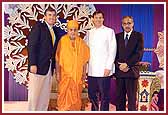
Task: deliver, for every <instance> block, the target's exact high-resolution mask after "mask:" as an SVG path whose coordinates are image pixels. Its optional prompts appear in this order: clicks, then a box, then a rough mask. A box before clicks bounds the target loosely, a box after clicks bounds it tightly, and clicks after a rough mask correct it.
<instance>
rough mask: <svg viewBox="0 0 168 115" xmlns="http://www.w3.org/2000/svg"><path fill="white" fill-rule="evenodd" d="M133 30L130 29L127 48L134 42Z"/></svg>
mask: <svg viewBox="0 0 168 115" xmlns="http://www.w3.org/2000/svg"><path fill="white" fill-rule="evenodd" d="M134 42H135V32H134V31H132V33H131V35H130V38H129V40H128V44H127V48H129V47H130V46H131V45H132V44H135V43H134Z"/></svg>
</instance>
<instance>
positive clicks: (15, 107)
mask: <svg viewBox="0 0 168 115" xmlns="http://www.w3.org/2000/svg"><path fill="white" fill-rule="evenodd" d="M27 105H28V102H27V101H5V102H4V112H11V111H21V112H22V111H27V108H28V106H27ZM90 106H91V104H90V103H88V104H87V106H86V107H85V111H90ZM115 110H116V108H115V106H114V105H112V104H110V111H115ZM52 111H53V110H52Z"/></svg>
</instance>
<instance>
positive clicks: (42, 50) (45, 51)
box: [27, 22, 60, 75]
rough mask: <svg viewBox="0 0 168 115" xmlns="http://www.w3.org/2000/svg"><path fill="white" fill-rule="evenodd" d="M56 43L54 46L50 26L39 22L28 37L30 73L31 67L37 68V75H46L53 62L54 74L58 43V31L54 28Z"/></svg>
mask: <svg viewBox="0 0 168 115" xmlns="http://www.w3.org/2000/svg"><path fill="white" fill-rule="evenodd" d="M53 30H54V32H55V36H56V41H55V44H54V46H53V45H52V38H51V34H50V31H49V29H48V26H47V24H46V23H45V22H37V23H36V24H35V26H34V27H33V28H32V31H31V32H30V34H29V36H28V46H27V49H28V71H30V66H31V65H36V66H37V74H40V75H46V74H47V72H48V70H49V66H50V60H52V72H53V69H54V67H55V53H56V48H57V44H58V41H59V39H60V37H58V34H57V33H58V31H57V29H56V27H53Z"/></svg>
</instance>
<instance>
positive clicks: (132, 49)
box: [115, 31, 144, 78]
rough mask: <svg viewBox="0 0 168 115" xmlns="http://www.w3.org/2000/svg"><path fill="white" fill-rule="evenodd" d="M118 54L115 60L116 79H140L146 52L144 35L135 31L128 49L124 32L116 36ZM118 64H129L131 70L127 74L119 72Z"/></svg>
mask: <svg viewBox="0 0 168 115" xmlns="http://www.w3.org/2000/svg"><path fill="white" fill-rule="evenodd" d="M116 41H117V54H116V59H115V65H116V72H115V74H116V77H117V78H138V77H139V65H138V63H139V62H140V61H141V59H142V56H143V50H144V39H143V35H142V34H141V33H139V32H136V31H133V32H132V33H131V35H130V38H129V41H128V44H127V47H125V44H124V43H125V41H124V32H121V33H118V34H116ZM118 62H122V63H127V65H128V66H129V68H130V70H129V71H128V72H126V73H124V72H122V71H121V70H119V64H118Z"/></svg>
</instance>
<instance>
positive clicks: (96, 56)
mask: <svg viewBox="0 0 168 115" xmlns="http://www.w3.org/2000/svg"><path fill="white" fill-rule="evenodd" d="M85 40H86V42H87V44H88V46H89V48H90V60H89V64H88V76H93V77H103V76H104V70H105V69H109V70H111V72H110V75H112V74H113V73H114V72H115V65H114V60H115V56H116V50H117V46H116V38H115V33H114V30H113V29H111V28H108V27H106V26H101V27H100V28H93V29H91V30H89V31H88V33H87V35H86V39H85Z"/></svg>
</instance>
